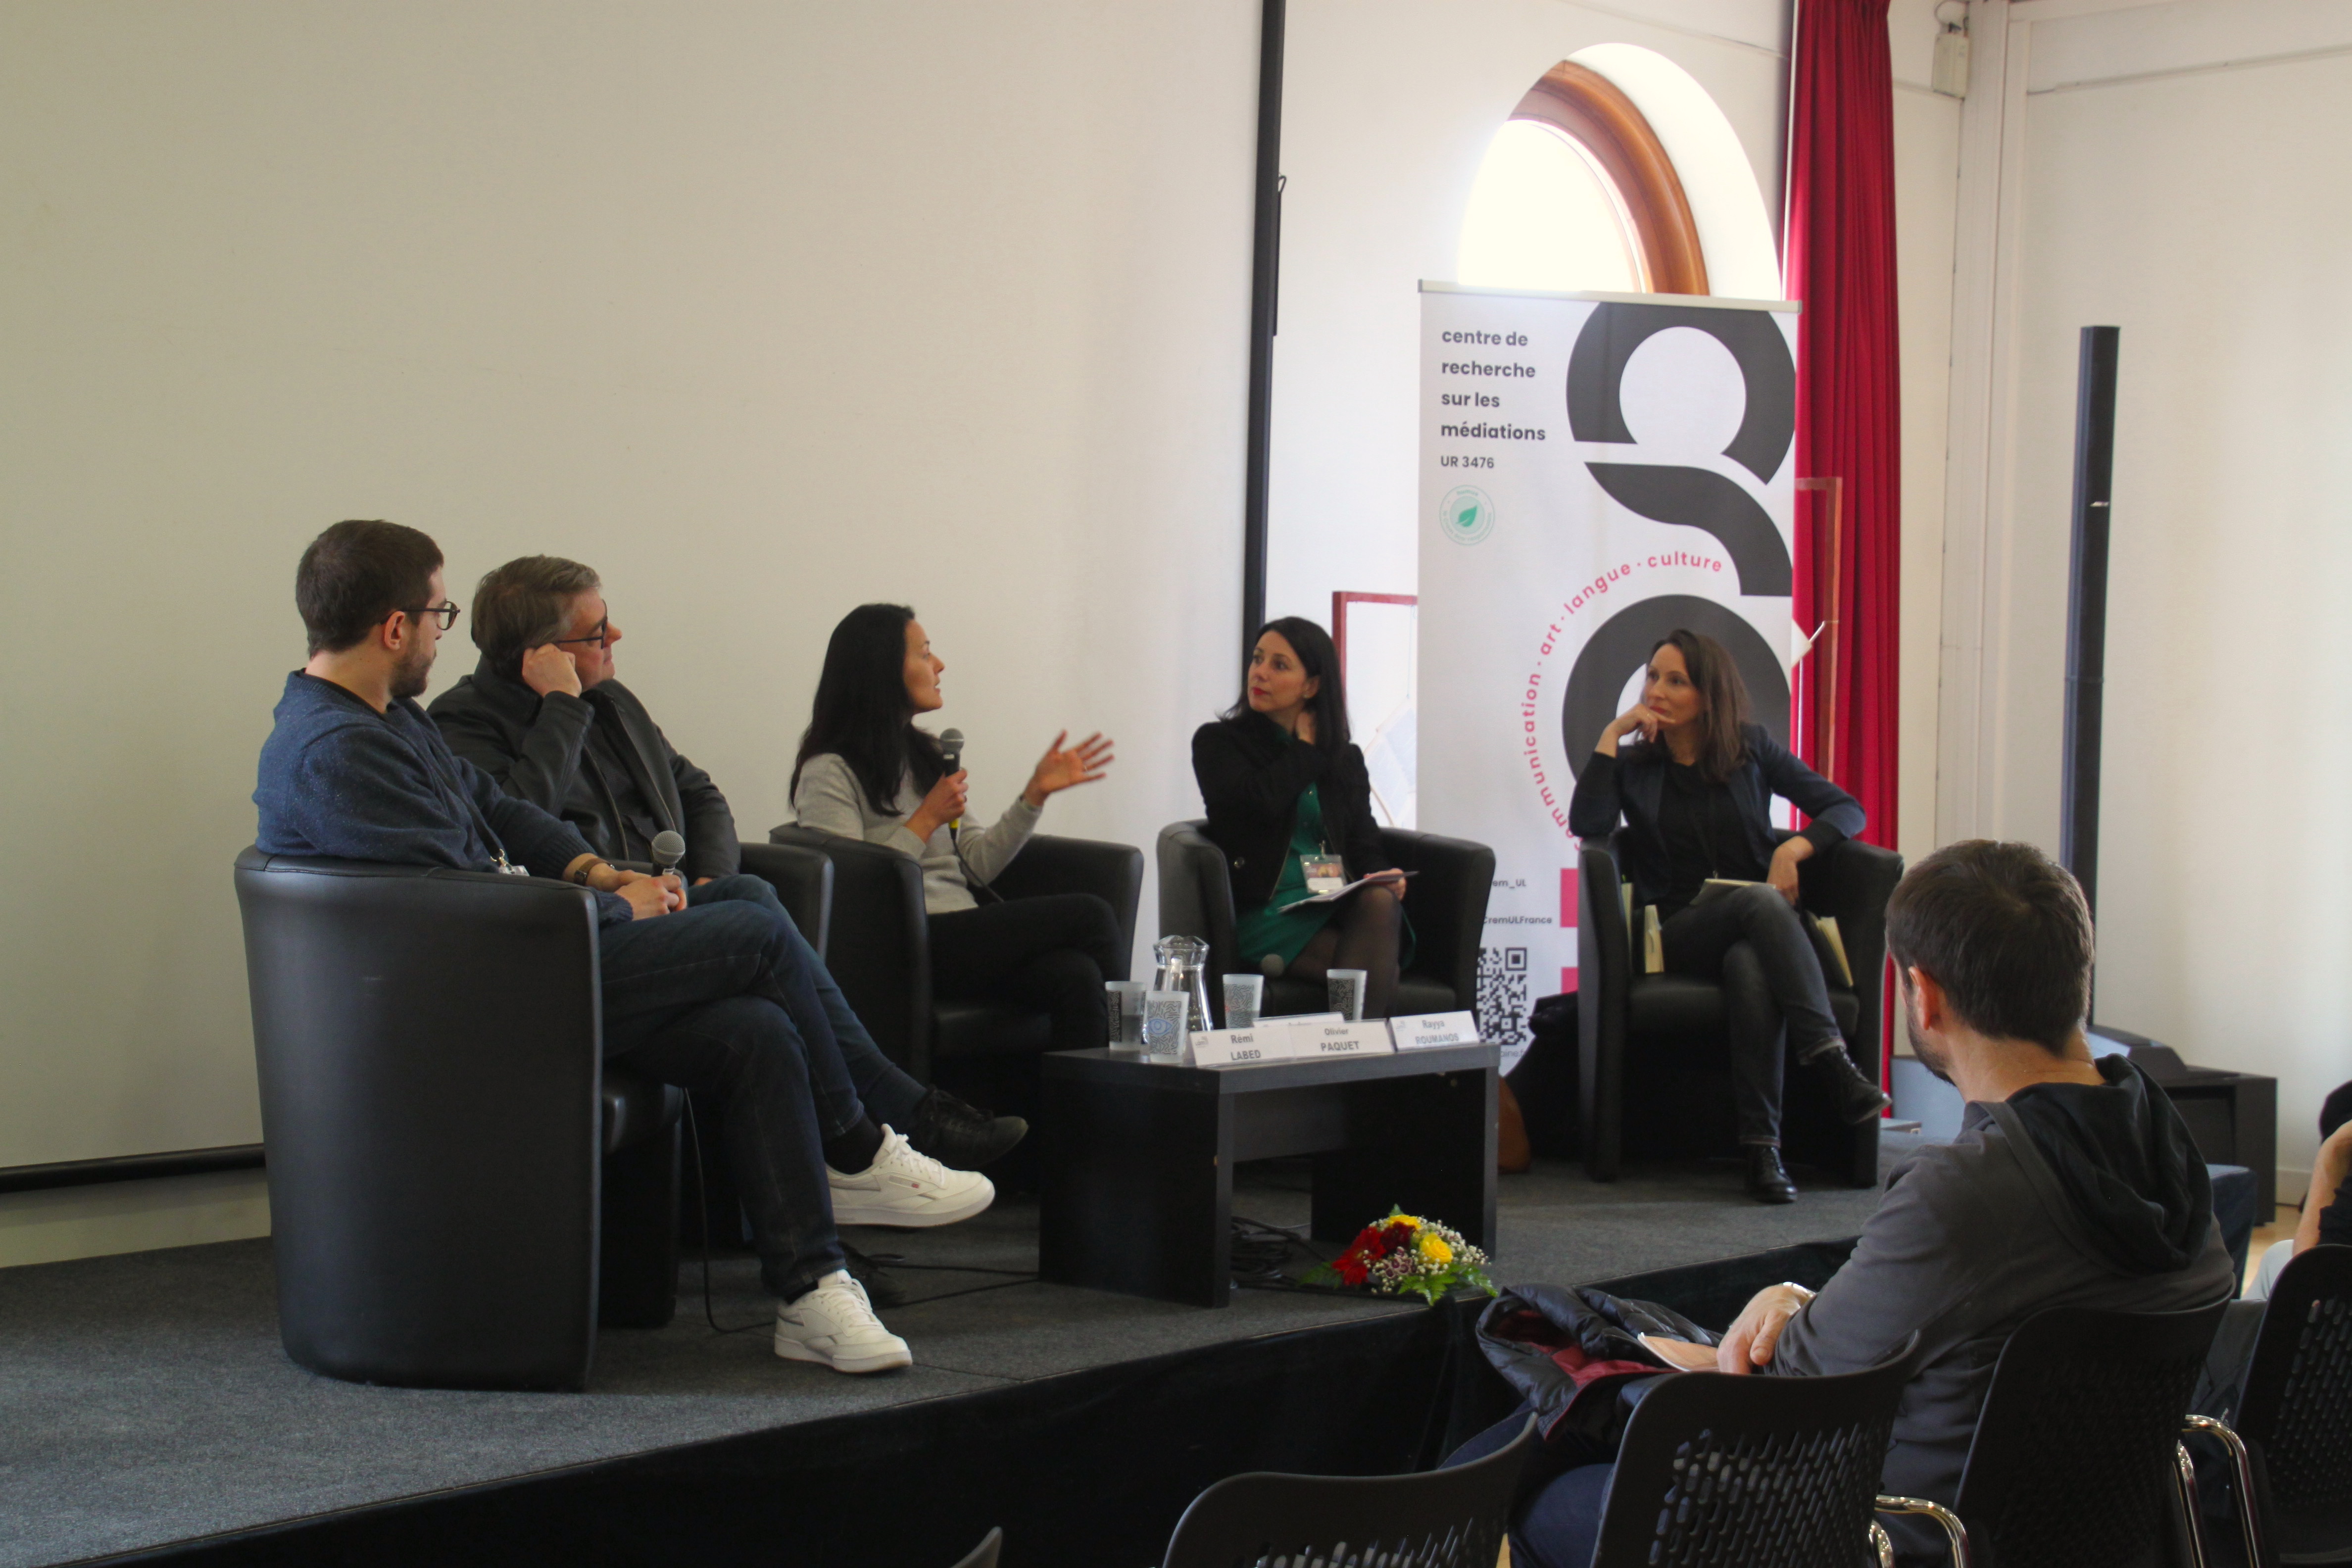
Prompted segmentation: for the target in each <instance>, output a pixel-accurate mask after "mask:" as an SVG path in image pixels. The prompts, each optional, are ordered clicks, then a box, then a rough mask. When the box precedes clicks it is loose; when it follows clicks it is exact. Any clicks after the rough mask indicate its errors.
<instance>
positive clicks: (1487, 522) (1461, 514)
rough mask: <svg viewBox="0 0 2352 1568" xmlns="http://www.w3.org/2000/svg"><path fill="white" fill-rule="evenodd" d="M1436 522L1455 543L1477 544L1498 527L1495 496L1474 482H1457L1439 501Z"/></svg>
mask: <svg viewBox="0 0 2352 1568" xmlns="http://www.w3.org/2000/svg"><path fill="white" fill-rule="evenodd" d="M1437 526H1438V527H1439V528H1440V529H1442V530H1443V531H1444V533H1445V537H1446V538H1448V539H1451V540H1452V541H1454V543H1456V544H1476V543H1477V542H1480V541H1481V540H1483V539H1485V538H1486V536H1487V535H1488V534H1490V533H1492V532H1494V531H1495V498H1494V497H1492V496H1490V495H1488V494H1487V493H1486V491H1485V490H1482V489H1479V488H1478V487H1477V486H1475V485H1456V486H1455V487H1454V489H1450V490H1448V491H1446V492H1445V499H1444V500H1441V501H1439V502H1438V503H1437Z"/></svg>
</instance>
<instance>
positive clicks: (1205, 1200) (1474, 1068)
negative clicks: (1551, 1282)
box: [1037, 1045, 1499, 1307]
mask: <svg viewBox="0 0 2352 1568" xmlns="http://www.w3.org/2000/svg"><path fill="white" fill-rule="evenodd" d="M1498 1056H1499V1051H1498V1048H1497V1047H1494V1046H1483V1045H1482V1046H1446V1047H1440V1048H1438V1049H1435V1050H1426V1051H1404V1052H1400V1053H1398V1054H1397V1055H1395V1056H1384V1057H1362V1058H1354V1059H1343V1060H1339V1061H1302V1062H1271V1063H1268V1064H1267V1065H1265V1066H1264V1067H1247V1068H1182V1067H1162V1066H1156V1065H1154V1064H1152V1063H1150V1062H1149V1061H1146V1060H1144V1059H1143V1058H1139V1057H1137V1056H1134V1055H1132V1054H1129V1053H1127V1052H1115V1051H1108V1050H1093V1051H1055V1052H1050V1053H1048V1054H1047V1055H1046V1056H1045V1057H1043V1058H1040V1061H1041V1063H1042V1065H1043V1067H1044V1070H1045V1104H1044V1107H1043V1113H1042V1115H1041V1116H1040V1118H1039V1120H1040V1121H1042V1123H1043V1126H1042V1127H1041V1128H1040V1129H1039V1133H1040V1138H1041V1141H1042V1142H1043V1151H1042V1152H1043V1156H1044V1157H1043V1162H1042V1163H1043V1167H1044V1168H1043V1173H1042V1176H1043V1184H1044V1185H1043V1193H1042V1194H1041V1196H1042V1200H1043V1202H1042V1208H1043V1214H1042V1215H1041V1218H1040V1226H1039V1235H1038V1238H1037V1257H1038V1270H1039V1272H1040V1273H1041V1274H1043V1275H1044V1277H1045V1279H1051V1280H1054V1281H1055V1282H1056V1283H1059V1284H1064V1285H1086V1286H1091V1287H1092V1288H1094V1289H1098V1290H1119V1291H1124V1292H1126V1293H1127V1294H1129V1295H1131V1296H1152V1297H1157V1298H1158V1299H1160V1300H1163V1301H1186V1302H1190V1303H1192V1305H1194V1306H1200V1307H1223V1306H1224V1305H1226V1304H1227V1302H1228V1301H1229V1300H1231V1295H1232V1276H1233V1247H1232V1231H1231V1220H1232V1217H1233V1207H1234V1164H1235V1163H1238V1162H1240V1161H1243V1160H1266V1159H1274V1158H1277V1157H1280V1156H1285V1155H1294V1154H1311V1155H1313V1156H1314V1157H1315V1168H1314V1183H1315V1187H1314V1194H1315V1195H1314V1225H1313V1231H1314V1235H1315V1237H1316V1238H1317V1239H1318V1240H1321V1241H1334V1242H1345V1241H1349V1240H1352V1239H1353V1238H1354V1237H1355V1235H1356V1233H1357V1232H1358V1231H1359V1230H1361V1229H1362V1228H1363V1227H1364V1226H1367V1225H1369V1224H1370V1223H1371V1222H1372V1221H1373V1220H1375V1219H1377V1218H1379V1217H1380V1216H1381V1215H1385V1214H1387V1213H1388V1212H1389V1207H1390V1205H1397V1206H1398V1207H1401V1208H1402V1209H1403V1210H1404V1211H1405V1212H1406V1213H1408V1214H1415V1215H1423V1216H1425V1217H1428V1218H1433V1219H1437V1220H1442V1221H1444V1223H1445V1224H1446V1225H1449V1226H1453V1227H1454V1229H1456V1230H1458V1231H1460V1232H1461V1233H1462V1234H1463V1236H1464V1237H1466V1238H1467V1239H1468V1240H1469V1241H1471V1242H1472V1243H1473V1244H1475V1245H1476V1246H1478V1247H1483V1248H1485V1249H1486V1250H1487V1251H1488V1252H1490V1253H1491V1252H1492V1251H1493V1250H1494V1245H1495V1090H1496V1079H1497V1068H1498V1059H1497V1058H1498Z"/></svg>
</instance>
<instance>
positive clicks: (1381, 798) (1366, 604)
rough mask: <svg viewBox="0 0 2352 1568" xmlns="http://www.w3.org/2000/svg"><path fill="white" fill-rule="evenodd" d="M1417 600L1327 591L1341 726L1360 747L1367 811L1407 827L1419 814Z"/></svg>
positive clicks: (1390, 823) (1385, 822) (1389, 824)
mask: <svg viewBox="0 0 2352 1568" xmlns="http://www.w3.org/2000/svg"><path fill="white" fill-rule="evenodd" d="M1420 621H1421V602H1420V600H1419V599H1418V598H1417V597H1416V596H1415V595H1411V594H1350V593H1337V594H1334V595H1331V644H1332V647H1333V648H1334V650H1335V651H1337V652H1338V654H1339V675H1340V679H1343V680H1345V681H1346V682H1347V684H1348V728H1349V730H1350V731H1354V734H1355V740H1356V744H1358V745H1359V746H1361V747H1362V748H1363V749H1364V770H1365V772H1367V773H1370V775H1371V779H1372V815H1374V816H1377V817H1379V818H1380V819H1381V826H1383V827H1412V826H1416V825H1417V824H1416V818H1417V817H1418V816H1419V814H1420V798H1421V765H1420V758H1419V754H1418V752H1417V751H1416V746H1417V744H1418V738H1417V737H1418V731H1419V729H1420V714H1419V711H1418V709H1417V707H1416V701H1415V699H1416V683H1417V679H1418V677H1417V674H1416V668H1415V666H1416V662H1417V658H1418V653H1419V647H1418V645H1419V637H1420Z"/></svg>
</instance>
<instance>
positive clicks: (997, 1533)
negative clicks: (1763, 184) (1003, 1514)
mask: <svg viewBox="0 0 2352 1568" xmlns="http://www.w3.org/2000/svg"><path fill="white" fill-rule="evenodd" d="M1003 1547H1004V1529H1003V1526H1002V1525H1000V1526H998V1527H997V1528H996V1529H994V1530H992V1531H989V1532H988V1533H987V1534H986V1535H984V1536H982V1537H981V1540H980V1544H979V1545H977V1546H975V1547H973V1548H972V1549H971V1551H970V1552H966V1553H964V1558H963V1561H962V1562H961V1563H957V1564H956V1565H955V1568H996V1554H997V1552H1000V1551H1002V1550H1003Z"/></svg>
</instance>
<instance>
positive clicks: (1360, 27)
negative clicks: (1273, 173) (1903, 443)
mask: <svg viewBox="0 0 2352 1568" xmlns="http://www.w3.org/2000/svg"><path fill="white" fill-rule="evenodd" d="M1786 9H1787V8H1786V5H1785V4H1784V0H1633V3H1632V4H1625V5H1612V6H1610V7H1608V8H1606V9H1602V8H1599V7H1586V6H1582V5H1574V4H1559V3H1556V0H1477V3H1476V4H1474V5H1459V4H1454V5H1441V4H1436V3H1434V0H1291V4H1290V5H1289V9H1288V37H1287V44H1286V50H1285V55H1284V70H1283V116H1282V119H1283V131H1282V168H1283V173H1284V174H1285V175H1286V176H1287V178H1288V181H1289V184H1288V185H1287V187H1286V190H1285V192H1284V195H1283V211H1282V297H1281V322H1280V329H1281V330H1280V335H1279V336H1278V337H1277V338H1276V340H1275V358H1274V376H1275V399H1274V419H1273V458H1274V460H1273V467H1272V485H1271V494H1270V497H1269V503H1270V504H1269V519H1270V520H1269V535H1270V548H1269V552H1268V555H1269V559H1268V563H1267V584H1266V610H1267V613H1268V614H1269V615H1275V616H1281V615H1301V616H1312V617H1313V618H1314V619H1316V620H1318V621H1321V622H1325V623H1326V624H1328V621H1329V618H1330V614H1331V595H1332V593H1333V591H1334V590H1338V589H1351V590H1359V591H1362V592H1368V593H1390V594H1410V593H1412V592H1414V591H1415V584H1416V583H1417V581H1418V579H1419V568H1418V564H1417V559H1416V549H1417V545H1416V540H1417V537H1418V535H1417V533H1416V531H1415V530H1414V526H1413V508H1414V497H1415V496H1416V495H1417V494H1418V493H1419V492H1418V490H1417V489H1416V485H1417V480H1416V478H1415V475H1416V473H1417V471H1418V464H1419V461H1420V437H1419V426H1418V425H1417V424H1416V423H1415V403H1414V397H1415V393H1416V389H1417V388H1418V386H1419V384H1420V381H1419V377H1420V362H1419V360H1418V358H1417V354H1418V349H1417V348H1416V346H1415V345H1416V344H1417V343H1418V342H1419V341H1420V340H1419V338H1418V336H1417V329H1418V326H1419V322H1420V313H1421V300H1420V297H1419V295H1418V293H1417V292H1416V291H1415V290H1416V286H1417V285H1418V284H1419V282H1420V281H1421V280H1422V279H1452V278H1453V277H1454V262H1455V256H1454V251H1455V247H1456V245H1457V244H1458V242H1459V240H1460V237H1461V231H1462V216H1463V213H1464V211H1465V208H1466V207H1467V205H1468V203H1469V197H1470V187H1471V184H1472V182H1473V181H1474V180H1475V178H1476V176H1477V173H1478V165H1479V163H1480V160H1482V159H1483V158H1484V157H1485V156H1486V144H1487V142H1489V141H1491V140H1492V139H1493V137H1494V134H1495V132H1496V128H1498V127H1499V126H1500V125H1502V123H1503V122H1504V121H1506V120H1507V119H1508V118H1509V117H1510V112H1511V110H1512V109H1513V108H1514V107H1516V106H1517V103H1518V101H1519V100H1520V99H1521V98H1522V97H1524V96H1525V95H1526V93H1527V90H1528V89H1529V88H1530V87H1532V86H1534V85H1535V83H1536V80H1537V79H1538V78H1540V77H1541V76H1542V75H1543V74H1544V72H1546V71H1548V70H1549V69H1550V68H1552V67H1553V66H1555V65H1557V64H1559V62H1560V61H1561V60H1563V59H1565V58H1568V57H1569V56H1570V55H1571V54H1574V53H1575V52H1576V51H1577V50H1579V49H1581V48H1585V47H1589V46H1591V45H1594V44H1601V43H1612V42H1622V43H1632V44H1639V45H1641V46H1643V47H1646V48H1650V49H1654V50H1655V51H1657V52H1658V53H1660V54H1662V55H1664V56H1665V57H1666V58H1669V59H1671V60H1673V61H1674V62H1675V64H1677V65H1679V66H1681V67H1682V68H1684V69H1685V70H1687V71H1688V72H1690V73H1691V75H1692V76H1693V77H1695V78H1696V79H1697V80H1698V82H1699V84H1700V85H1701V86H1702V87H1704V88H1705V89H1706V90H1707V91H1708V93H1709V94H1711V95H1712V96H1713V97H1714V99H1715V100H1716V102H1717V104H1718V105H1719V106H1721V108H1722V109H1723V110H1724V113H1725V114H1726V115H1727V117H1728V119H1729V120H1730V121H1731V125H1732V128H1733V130H1734V131H1735V132H1738V136H1739V139H1740V142H1741V143H1742V144H1743V146H1744V147H1745V149H1746V151H1747V153H1748V158H1749V161H1750V162H1751V163H1752V164H1753V165H1754V168H1755V172H1756V177H1757V180H1758V182H1759V184H1760V185H1761V186H1762V188H1763V191H1764V193H1765V198H1766V206H1767V208H1768V210H1769V211H1771V212H1772V213H1774V214H1775V215H1777V214H1778V212H1779V209H1780V160H1781V155H1782V143H1783V141H1784V132H1783V126H1782V120H1783V113H1784V110H1783V101H1784V99H1785V97H1786V92H1787V81H1786V77H1787V62H1786V58H1785V49H1786V38H1785V30H1786V25H1787V23H1786ZM1422 826H1424V827H1427V828H1430V829H1431V830H1433V831H1435V832H1441V833H1443V832H1474V830H1475V825H1471V824H1454V825H1451V826H1449V825H1447V824H1444V823H1439V822H1429V821H1424V822H1423V824H1422Z"/></svg>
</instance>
